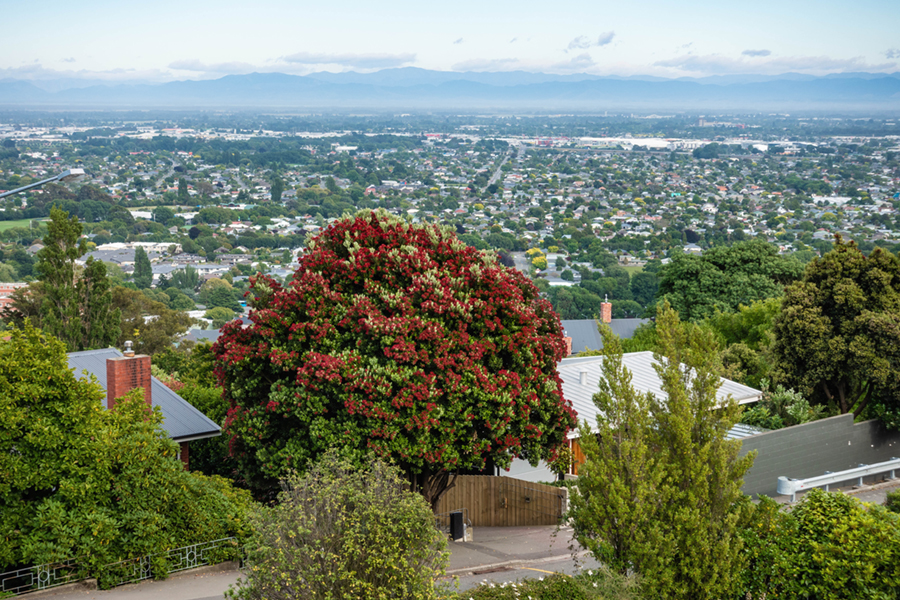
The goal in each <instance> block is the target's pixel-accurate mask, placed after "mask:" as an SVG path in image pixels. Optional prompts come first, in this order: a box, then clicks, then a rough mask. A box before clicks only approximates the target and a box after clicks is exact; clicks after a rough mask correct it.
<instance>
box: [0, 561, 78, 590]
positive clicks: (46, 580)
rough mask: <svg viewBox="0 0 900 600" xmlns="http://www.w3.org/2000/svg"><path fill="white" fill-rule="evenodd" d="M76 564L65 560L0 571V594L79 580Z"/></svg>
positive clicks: (38, 588) (43, 587)
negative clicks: (4, 571)
mask: <svg viewBox="0 0 900 600" xmlns="http://www.w3.org/2000/svg"><path fill="white" fill-rule="evenodd" d="M81 579H82V577H81V576H80V575H79V573H78V565H76V564H75V562H74V561H71V560H67V561H64V562H60V563H52V564H46V565H37V566H36V567H25V568H22V569H16V570H15V571H7V572H6V573H0V594H13V595H16V594H24V593H25V592H33V591H35V590H46V589H49V588H52V587H56V586H59V585H65V584H67V583H75V582H76V581H81Z"/></svg>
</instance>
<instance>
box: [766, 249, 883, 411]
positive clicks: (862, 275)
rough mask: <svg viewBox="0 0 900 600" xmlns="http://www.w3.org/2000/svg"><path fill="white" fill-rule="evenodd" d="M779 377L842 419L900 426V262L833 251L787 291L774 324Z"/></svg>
mask: <svg viewBox="0 0 900 600" xmlns="http://www.w3.org/2000/svg"><path fill="white" fill-rule="evenodd" d="M773 332H774V334H775V342H774V345H773V355H774V357H775V362H776V366H775V368H776V369H777V372H776V376H777V378H778V380H779V381H781V382H783V383H784V384H785V385H787V386H792V387H795V388H796V389H798V391H800V392H801V393H803V394H804V395H805V396H807V397H808V398H810V399H811V400H813V401H814V402H818V403H821V404H831V405H833V406H835V407H836V408H837V409H838V410H840V411H841V412H842V413H847V412H850V411H853V412H854V414H856V415H860V414H862V413H863V412H866V413H867V414H869V415H871V416H878V417H880V418H881V419H882V420H884V422H885V423H886V424H887V425H889V426H891V427H893V428H897V427H900V259H898V258H897V257H896V256H894V255H893V254H890V253H888V252H885V251H883V250H882V249H880V248H876V249H875V250H874V251H873V252H872V253H871V254H870V255H869V256H866V255H864V254H863V253H862V252H861V251H860V250H859V248H857V246H856V244H855V243H853V242H849V243H845V242H843V241H842V240H841V238H840V237H839V236H838V237H837V238H836V241H835V245H834V249H833V250H832V251H831V252H828V253H827V254H825V255H824V256H822V258H820V259H815V260H813V261H812V262H811V263H809V265H807V267H806V272H805V273H804V275H803V279H802V281H798V282H797V283H795V284H793V285H791V286H789V287H788V289H787V292H786V294H785V297H784V300H783V304H782V310H781V314H780V315H779V316H778V317H777V318H776V319H775V323H774V326H773Z"/></svg>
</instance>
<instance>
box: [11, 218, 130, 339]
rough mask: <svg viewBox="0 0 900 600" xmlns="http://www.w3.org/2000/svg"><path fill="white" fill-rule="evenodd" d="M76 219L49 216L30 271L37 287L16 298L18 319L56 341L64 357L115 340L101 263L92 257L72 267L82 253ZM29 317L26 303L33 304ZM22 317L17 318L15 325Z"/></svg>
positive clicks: (115, 321) (114, 313)
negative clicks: (63, 349)
mask: <svg viewBox="0 0 900 600" xmlns="http://www.w3.org/2000/svg"><path fill="white" fill-rule="evenodd" d="M80 236H81V224H80V223H79V222H78V219H77V218H75V217H72V218H71V219H70V218H69V217H68V215H67V214H66V213H65V212H64V211H61V210H59V209H57V208H53V209H51V211H50V223H49V224H48V232H47V235H46V237H44V240H43V241H44V248H43V249H41V251H40V252H39V253H38V263H37V265H36V267H35V268H36V270H37V272H38V276H39V278H40V281H41V284H42V285H40V286H34V288H33V289H29V290H28V292H24V293H23V294H21V295H20V296H17V298H16V300H15V301H14V306H15V307H16V309H17V310H18V308H19V305H18V301H19V300H20V299H21V300H26V298H28V297H29V296H30V297H31V298H30V299H29V300H27V301H26V302H23V303H22V310H21V311H20V313H19V314H20V315H22V316H28V317H29V318H30V319H31V321H32V322H33V324H34V325H36V326H38V327H40V328H41V329H43V330H45V331H46V332H48V333H50V334H51V335H54V336H56V337H58V338H59V339H60V340H62V341H63V342H64V343H65V344H66V347H68V348H69V350H70V351H76V350H87V349H91V348H102V347H106V346H109V345H110V344H112V343H113V341H115V339H116V338H117V337H118V335H119V319H120V314H119V313H118V311H116V310H113V308H112V306H111V302H112V296H111V293H110V284H109V279H108V278H107V275H106V266H105V265H104V264H103V261H99V260H94V259H93V258H92V257H89V258H88V259H87V262H86V264H85V266H84V268H83V270H81V271H80V272H79V270H78V269H76V265H75V261H76V260H77V259H79V258H81V256H82V255H83V254H84V253H85V251H86V247H85V242H84V240H83V239H80ZM37 302H39V304H38V306H40V310H39V311H34V310H33V309H32V308H30V307H29V306H28V304H29V303H37ZM14 318H15V317H14ZM21 318H22V317H18V319H19V322H21Z"/></svg>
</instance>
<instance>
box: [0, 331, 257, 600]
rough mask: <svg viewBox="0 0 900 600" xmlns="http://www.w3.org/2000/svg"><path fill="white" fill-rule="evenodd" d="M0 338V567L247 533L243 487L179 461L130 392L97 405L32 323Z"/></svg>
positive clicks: (89, 568) (141, 551) (89, 386)
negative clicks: (114, 401) (0, 536)
mask: <svg viewBox="0 0 900 600" xmlns="http://www.w3.org/2000/svg"><path fill="white" fill-rule="evenodd" d="M7 335H8V338H7V339H5V340H3V341H0V531H2V532H3V536H4V541H3V543H2V544H0V567H4V566H10V567H11V566H13V565H21V564H42V563H48V562H56V561H60V560H64V559H70V558H73V559H75V560H76V561H77V562H78V563H80V566H81V567H83V568H85V569H86V573H85V574H86V575H90V576H95V577H97V576H99V577H100V578H101V585H102V584H103V576H104V571H102V570H100V568H101V567H103V566H104V565H108V564H110V563H113V562H116V561H120V560H124V559H126V558H133V557H136V556H141V555H147V554H150V553H156V552H161V551H163V550H166V549H168V548H173V547H177V546H182V545H185V544H190V543H196V542H198V541H203V540H212V539H218V538H222V537H227V536H232V535H238V536H243V535H245V534H247V533H248V531H247V523H246V518H247V512H248V511H249V509H250V505H251V502H250V498H249V494H247V492H245V491H239V490H235V489H233V488H232V487H231V484H230V483H229V482H227V480H225V479H222V478H207V477H204V476H201V475H196V474H192V473H189V472H187V471H185V470H184V466H183V464H182V463H181V461H179V460H178V447H177V445H176V444H175V443H174V442H172V441H171V440H170V439H168V436H167V434H166V433H165V431H164V430H163V429H162V428H161V427H160V424H161V422H162V414H161V413H160V412H159V409H158V408H156V409H154V410H153V411H149V410H148V408H147V405H146V403H145V402H144V401H143V398H142V397H141V396H142V394H141V393H140V391H138V392H137V393H136V394H135V395H134V397H131V398H126V399H122V400H121V401H120V402H119V403H117V405H116V407H115V408H114V409H113V410H105V409H104V408H102V406H103V398H104V396H105V394H104V392H103V389H102V388H101V387H100V386H99V385H98V384H97V383H96V382H94V381H87V380H84V379H79V378H77V377H76V376H75V374H74V373H73V372H72V371H71V370H69V368H68V365H67V361H66V351H65V346H64V345H63V344H62V343H60V342H59V341H58V340H56V339H55V338H53V337H50V336H45V335H43V334H42V333H41V332H40V331H38V330H36V329H34V328H32V327H31V326H30V325H27V324H26V326H25V328H24V329H21V330H20V329H13V330H11V331H9V332H7Z"/></svg>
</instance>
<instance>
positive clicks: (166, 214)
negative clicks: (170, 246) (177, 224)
mask: <svg viewBox="0 0 900 600" xmlns="http://www.w3.org/2000/svg"><path fill="white" fill-rule="evenodd" d="M174 218H175V211H174V210H172V209H171V208H169V207H168V206H157V207H156V208H154V209H153V220H154V221H156V222H157V223H162V224H163V225H168V223H169V221H171V220H172V219H174Z"/></svg>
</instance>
